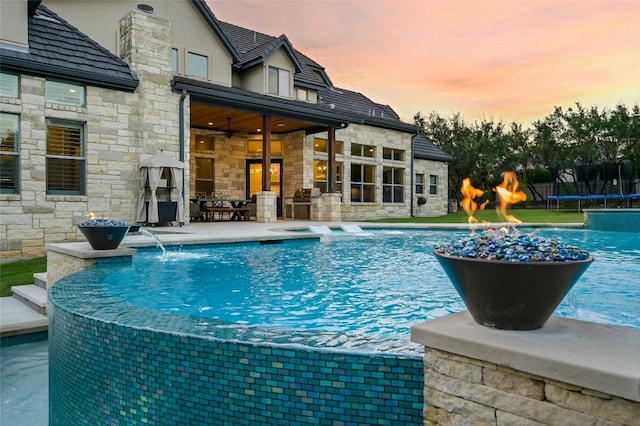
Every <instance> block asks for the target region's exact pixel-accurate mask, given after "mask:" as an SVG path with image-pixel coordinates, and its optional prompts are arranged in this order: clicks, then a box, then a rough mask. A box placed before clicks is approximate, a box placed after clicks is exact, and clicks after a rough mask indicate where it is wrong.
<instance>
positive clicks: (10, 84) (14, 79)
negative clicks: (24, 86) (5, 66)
mask: <svg viewBox="0 0 640 426" xmlns="http://www.w3.org/2000/svg"><path fill="white" fill-rule="evenodd" d="M18 86H19V85H18V76H17V75H15V74H8V73H6V72H3V73H0V96H4V97H6V98H17V97H18Z"/></svg>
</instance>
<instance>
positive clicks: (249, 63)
mask: <svg viewBox="0 0 640 426" xmlns="http://www.w3.org/2000/svg"><path fill="white" fill-rule="evenodd" d="M279 49H282V51H283V52H284V53H285V55H286V56H287V57H288V58H289V60H290V61H291V63H292V64H293V67H294V69H295V72H296V73H299V72H300V71H302V64H301V63H300V61H299V60H298V57H297V55H296V54H295V52H294V50H293V47H292V46H291V43H289V39H287V36H285V35H284V34H283V35H281V36H280V37H278V38H276V39H273V40H271V41H270V42H268V43H266V44H264V45H261V46H257V47H256V48H254V49H252V50H250V51H248V52H247V53H246V54H244V55H242V59H241V60H240V62H238V63H237V64H236V65H235V67H236V68H238V69H247V68H251V67H253V66H255V65H258V64H262V63H264V62H266V60H267V59H268V58H269V57H270V56H271V55H272V54H273V53H274V52H275V51H277V50H279Z"/></svg>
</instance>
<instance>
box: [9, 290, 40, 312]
mask: <svg viewBox="0 0 640 426" xmlns="http://www.w3.org/2000/svg"><path fill="white" fill-rule="evenodd" d="M11 292H12V293H13V297H14V298H16V299H18V300H19V301H20V302H22V303H24V304H25V305H27V306H28V307H30V308H31V309H33V310H34V311H36V312H37V313H39V314H40V315H45V316H46V315H47V290H45V289H43V288H42V287H39V286H37V285H35V284H30V285H17V286H14V287H11Z"/></svg>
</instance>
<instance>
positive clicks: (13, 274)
mask: <svg viewBox="0 0 640 426" xmlns="http://www.w3.org/2000/svg"><path fill="white" fill-rule="evenodd" d="M46 270H47V258H46V257H36V258H33V259H28V260H19V261H16V262H8V263H3V264H2V265H0V297H4V296H11V287H12V286H14V285H25V284H33V274H34V273H36V272H45V271H46Z"/></svg>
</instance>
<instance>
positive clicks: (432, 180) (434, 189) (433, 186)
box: [429, 175, 438, 195]
mask: <svg viewBox="0 0 640 426" xmlns="http://www.w3.org/2000/svg"><path fill="white" fill-rule="evenodd" d="M429 194H431V195H438V176H437V175H429Z"/></svg>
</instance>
